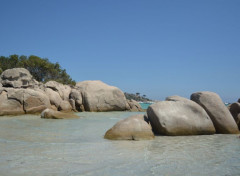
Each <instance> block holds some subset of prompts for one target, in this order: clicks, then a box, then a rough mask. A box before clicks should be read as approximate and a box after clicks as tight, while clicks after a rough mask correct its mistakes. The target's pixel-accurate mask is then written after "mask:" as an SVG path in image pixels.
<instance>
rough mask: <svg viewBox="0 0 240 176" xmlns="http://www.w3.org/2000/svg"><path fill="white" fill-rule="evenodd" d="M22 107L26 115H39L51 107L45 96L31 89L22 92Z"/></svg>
mask: <svg viewBox="0 0 240 176" xmlns="http://www.w3.org/2000/svg"><path fill="white" fill-rule="evenodd" d="M23 105H24V110H25V112H26V113H27V114H33V113H41V112H42V111H43V110H44V109H46V108H50V107H51V104H50V100H49V98H48V96H47V95H46V94H44V93H42V92H40V91H36V90H32V89H26V90H24V99H23Z"/></svg>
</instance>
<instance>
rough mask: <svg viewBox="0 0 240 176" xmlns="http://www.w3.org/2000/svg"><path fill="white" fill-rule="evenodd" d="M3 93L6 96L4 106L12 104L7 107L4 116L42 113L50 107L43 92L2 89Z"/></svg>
mask: <svg viewBox="0 0 240 176" xmlns="http://www.w3.org/2000/svg"><path fill="white" fill-rule="evenodd" d="M2 93H3V95H4V96H3V97H4V98H3V99H2V105H8V104H9V103H10V104H11V106H9V107H8V108H6V106H5V108H4V112H5V113H3V114H2V115H5V114H6V115H15V114H23V113H27V114H34V113H41V112H42V111H43V110H44V109H46V108H49V107H50V101H49V99H48V97H47V95H45V94H44V93H43V92H41V91H37V90H33V89H14V88H4V89H2ZM4 99H5V101H4ZM13 105H14V106H13ZM12 106H13V107H12ZM15 106H17V107H15ZM0 109H1V108H0ZM0 111H1V110H0Z"/></svg>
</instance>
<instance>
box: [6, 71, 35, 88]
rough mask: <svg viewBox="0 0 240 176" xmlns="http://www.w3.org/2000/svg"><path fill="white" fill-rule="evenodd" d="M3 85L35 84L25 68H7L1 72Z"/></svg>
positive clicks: (26, 85) (22, 85)
mask: <svg viewBox="0 0 240 176" xmlns="http://www.w3.org/2000/svg"><path fill="white" fill-rule="evenodd" d="M1 79H2V81H1V82H2V85H3V87H14V88H26V87H30V86H32V85H33V78H32V75H31V74H30V72H29V71H28V70H27V69H25V68H13V69H7V70H5V71H4V72H2V74H1Z"/></svg>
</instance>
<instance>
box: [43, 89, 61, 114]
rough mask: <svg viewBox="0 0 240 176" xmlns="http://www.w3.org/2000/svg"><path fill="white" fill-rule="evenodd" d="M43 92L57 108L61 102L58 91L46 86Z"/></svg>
mask: <svg viewBox="0 0 240 176" xmlns="http://www.w3.org/2000/svg"><path fill="white" fill-rule="evenodd" d="M45 93H46V95H47V96H48V97H49V99H50V102H51V105H54V106H55V107H56V108H57V109H58V108H59V106H60V104H61V102H62V101H63V100H62V98H61V97H60V95H59V93H58V92H56V91H54V90H52V89H50V88H46V89H45Z"/></svg>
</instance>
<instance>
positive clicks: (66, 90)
mask: <svg viewBox="0 0 240 176" xmlns="http://www.w3.org/2000/svg"><path fill="white" fill-rule="evenodd" d="M45 86H46V87H47V88H51V89H52V90H54V91H55V92H57V93H58V94H59V95H60V97H61V98H62V99H63V100H67V101H68V100H69V94H70V93H71V90H72V89H71V87H70V86H68V85H63V84H61V83H58V82H56V81H48V82H47V83H46V84H45Z"/></svg>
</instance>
